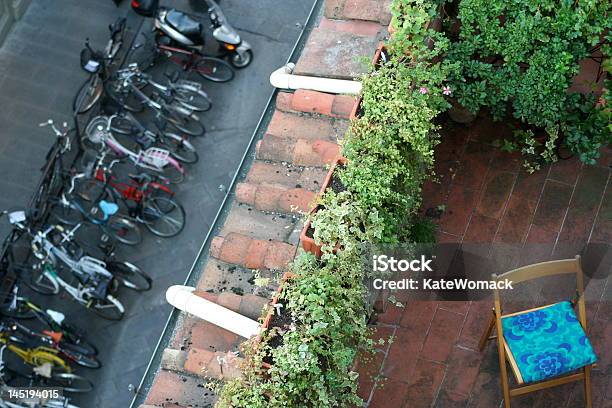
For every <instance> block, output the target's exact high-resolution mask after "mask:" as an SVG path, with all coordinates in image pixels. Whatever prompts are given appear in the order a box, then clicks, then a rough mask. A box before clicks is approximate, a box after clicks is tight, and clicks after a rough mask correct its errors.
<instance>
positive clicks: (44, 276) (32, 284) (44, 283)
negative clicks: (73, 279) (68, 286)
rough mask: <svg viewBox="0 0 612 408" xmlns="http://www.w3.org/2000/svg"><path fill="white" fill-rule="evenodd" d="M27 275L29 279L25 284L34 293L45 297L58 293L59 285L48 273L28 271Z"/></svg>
mask: <svg viewBox="0 0 612 408" xmlns="http://www.w3.org/2000/svg"><path fill="white" fill-rule="evenodd" d="M29 275H30V276H29V277H28V278H29V279H27V280H26V281H25V284H26V285H27V286H28V287H29V288H30V289H32V290H33V291H34V292H37V293H40V294H41V295H45V296H49V295H57V294H58V293H59V291H60V286H59V283H58V281H57V279H55V278H54V277H53V276H52V275H51V273H50V272H47V271H43V272H39V271H34V270H30V273H29Z"/></svg>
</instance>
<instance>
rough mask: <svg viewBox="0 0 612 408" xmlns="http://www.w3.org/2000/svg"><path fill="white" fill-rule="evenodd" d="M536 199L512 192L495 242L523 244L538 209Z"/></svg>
mask: <svg viewBox="0 0 612 408" xmlns="http://www.w3.org/2000/svg"><path fill="white" fill-rule="evenodd" d="M536 204H537V202H536V201H533V200H526V199H524V198H522V197H520V196H519V195H516V194H512V196H511V197H510V201H509V202H508V208H507V210H506V214H505V215H504V217H503V218H502V221H501V226H500V228H499V231H498V233H497V236H496V237H495V242H503V243H506V244H521V243H523V241H524V240H525V238H526V237H527V231H528V230H529V225H530V224H531V220H532V218H533V213H534V211H535V209H536Z"/></svg>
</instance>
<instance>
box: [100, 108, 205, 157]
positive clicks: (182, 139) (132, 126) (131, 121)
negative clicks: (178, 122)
mask: <svg viewBox="0 0 612 408" xmlns="http://www.w3.org/2000/svg"><path fill="white" fill-rule="evenodd" d="M116 115H117V117H116V118H115V119H113V121H112V122H111V130H112V131H113V132H114V133H118V134H122V135H127V136H130V137H132V138H134V139H135V140H136V142H138V144H140V145H141V146H142V147H143V148H147V147H149V146H150V145H152V144H159V146H160V147H162V148H164V149H166V150H168V151H169V152H170V154H171V155H172V157H174V158H175V159H176V160H178V161H180V162H182V163H185V164H193V163H196V162H197V161H198V160H199V155H198V152H197V150H196V148H195V147H194V146H193V144H191V142H190V141H189V140H188V139H187V137H186V136H180V135H177V134H176V133H172V132H167V131H164V130H163V125H159V124H157V123H156V126H157V128H158V131H157V132H153V131H151V130H149V129H147V128H146V127H144V126H143V125H142V124H141V123H140V122H139V121H138V119H136V118H135V117H134V115H132V114H131V113H130V112H118V113H117V114H116Z"/></svg>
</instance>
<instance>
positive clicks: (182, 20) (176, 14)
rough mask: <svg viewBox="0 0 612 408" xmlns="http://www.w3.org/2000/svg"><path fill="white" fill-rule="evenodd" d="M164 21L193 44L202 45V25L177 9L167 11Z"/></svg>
mask: <svg viewBox="0 0 612 408" xmlns="http://www.w3.org/2000/svg"><path fill="white" fill-rule="evenodd" d="M166 21H167V22H168V24H170V26H172V28H174V29H175V30H176V31H178V32H179V33H181V34H183V35H184V36H185V37H187V38H189V39H190V40H191V41H193V42H194V43H195V44H202V43H203V42H204V38H203V37H202V23H200V22H199V21H197V20H196V19H194V18H193V17H191V16H189V15H188V14H186V13H183V12H182V11H179V10H177V9H169V10H168V12H167V13H166Z"/></svg>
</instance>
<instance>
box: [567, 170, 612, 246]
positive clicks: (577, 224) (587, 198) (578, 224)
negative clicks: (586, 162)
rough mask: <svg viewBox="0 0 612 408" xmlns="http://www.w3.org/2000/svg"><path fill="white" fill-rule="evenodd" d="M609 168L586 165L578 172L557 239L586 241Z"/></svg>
mask: <svg viewBox="0 0 612 408" xmlns="http://www.w3.org/2000/svg"><path fill="white" fill-rule="evenodd" d="M608 174H609V170H607V169H603V168H601V167H594V166H586V167H584V169H583V170H582V173H581V174H580V178H579V179H578V183H577V184H576V188H575V190H574V194H573V196H572V200H571V202H570V204H569V210H568V213H567V217H566V219H565V222H564V223H563V228H562V230H561V234H560V235H559V241H565V242H581V243H586V241H587V240H588V238H589V234H590V233H591V229H592V227H593V223H594V221H595V216H596V214H597V210H598V209H599V206H600V203H601V199H602V194H603V191H604V188H605V186H606V184H607V181H608Z"/></svg>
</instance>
